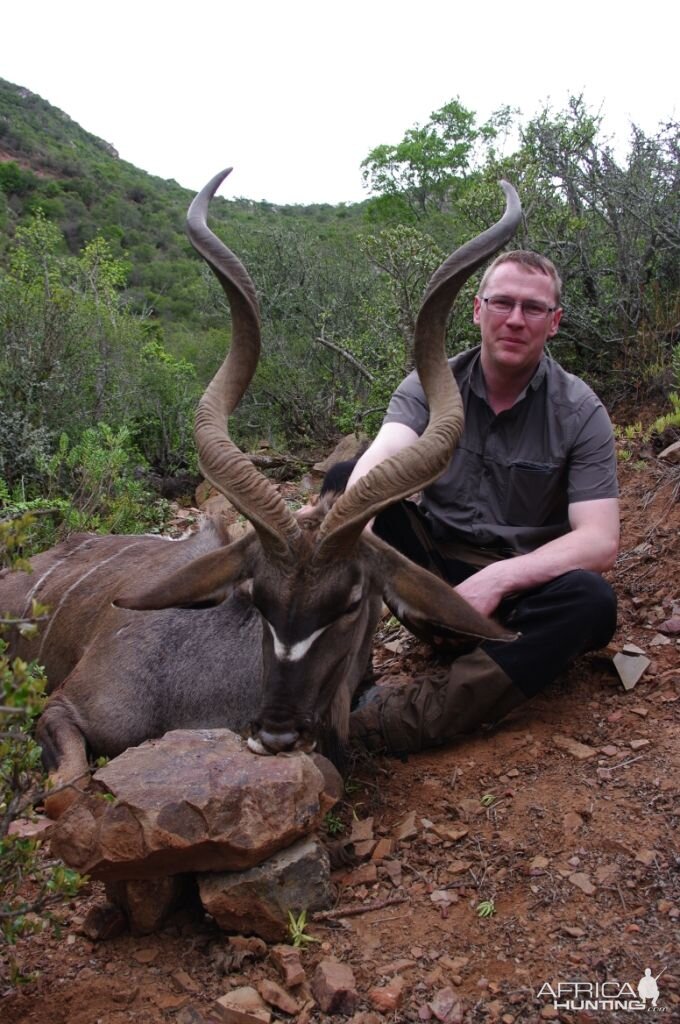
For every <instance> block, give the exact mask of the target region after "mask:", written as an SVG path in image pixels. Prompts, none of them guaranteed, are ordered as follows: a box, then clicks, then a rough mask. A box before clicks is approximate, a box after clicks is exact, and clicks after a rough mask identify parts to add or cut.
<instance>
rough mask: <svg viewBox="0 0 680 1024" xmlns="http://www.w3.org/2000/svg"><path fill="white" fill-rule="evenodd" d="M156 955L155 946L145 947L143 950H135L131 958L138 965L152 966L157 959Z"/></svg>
mask: <svg viewBox="0 0 680 1024" xmlns="http://www.w3.org/2000/svg"><path fill="white" fill-rule="evenodd" d="M158 953H159V950H158V949H157V948H156V947H155V946H145V947H144V948H143V949H137V950H135V952H134V953H133V954H132V957H133V959H134V960H136V961H137V963H138V964H152V963H153V962H154V960H157V959H158Z"/></svg>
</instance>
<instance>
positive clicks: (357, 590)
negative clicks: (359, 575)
mask: <svg viewBox="0 0 680 1024" xmlns="http://www.w3.org/2000/svg"><path fill="white" fill-rule="evenodd" d="M361 594H362V587H361V584H360V583H355V585H354V586H353V587H352V593H351V594H350V595H349V601H348V602H347V604H348V605H350V604H356V603H357V601H360V600H361Z"/></svg>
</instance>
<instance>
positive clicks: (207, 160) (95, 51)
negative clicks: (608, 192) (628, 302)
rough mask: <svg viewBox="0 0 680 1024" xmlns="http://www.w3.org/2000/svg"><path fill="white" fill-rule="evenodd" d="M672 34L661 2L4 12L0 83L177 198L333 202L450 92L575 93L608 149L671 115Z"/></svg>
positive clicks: (492, 102) (360, 3) (367, 0)
mask: <svg viewBox="0 0 680 1024" xmlns="http://www.w3.org/2000/svg"><path fill="white" fill-rule="evenodd" d="M463 6H464V7H465V11H464V10H463ZM674 10H675V13H673V11H674ZM679 29H680V14H678V8H676V7H675V5H674V4H672V3H668V2H667V0H663V2H662V0H646V2H645V3H644V4H636V5H633V4H626V5H625V6H624V4H622V3H612V2H610V0H599V2H598V0H568V2H566V3H560V4H557V3H554V4H553V5H552V7H551V5H549V4H546V3H545V0H542V2H535V0H524V2H523V3H522V4H521V5H520V4H516V3H509V2H505V3H501V2H499V0H484V2H483V3H475V2H468V3H466V4H465V5H463V4H462V3H461V2H460V0H458V2H457V0H448V2H445V3H444V2H436V0H412V2H410V3H404V2H403V0H390V2H384V0H343V2H342V3H337V2H336V3H328V2H324V0H316V2H312V0H286V2H283V0H279V2H275V0H240V2H239V3H235V2H234V0H222V2H219V3H218V2H213V0H191V2H188V3H185V4H182V5H177V6H176V7H172V6H171V5H170V4H168V3H167V0H164V2H159V0H136V2H131V0H116V2H115V3H108V4H101V3H96V2H95V0H87V2H84V0H32V2H31V3H24V4H19V3H14V4H11V5H5V6H4V9H3V13H2V36H3V45H2V51H1V55H0V77H1V78H5V79H6V80H8V81H10V82H13V83H15V84H16V85H21V86H24V87H25V88H27V89H30V90H31V91H32V92H34V93H38V95H40V96H42V97H43V99H46V100H48V101H49V102H50V103H51V104H53V105H54V106H56V107H59V108H60V109H61V110H63V111H65V112H66V113H67V114H68V115H69V116H70V117H71V118H72V119H73V120H74V121H76V122H78V124H80V125H81V126H82V127H83V128H85V129H86V130H87V131H89V132H91V133H92V134H94V135H97V136H99V137H100V138H102V139H105V140H106V141H107V142H109V143H111V144H112V145H113V146H114V147H115V149H116V150H117V151H118V153H119V155H120V156H121V157H122V158H123V159H125V160H128V161H130V162H131V163H133V164H135V165H136V166H137V167H140V168H142V169H143V170H145V171H148V172H149V173H151V174H154V175H158V176H160V177H162V178H174V179H175V180H176V181H178V182H179V184H180V185H183V186H185V187H187V188H191V189H199V188H201V187H202V185H203V184H205V182H206V181H208V180H209V179H210V178H211V177H212V176H213V175H214V174H215V173H216V172H217V171H218V170H220V169H221V168H223V167H226V166H229V165H232V166H233V167H234V172H233V174H232V176H231V178H230V179H228V182H227V183H226V184H225V185H224V186H222V190H221V194H222V195H225V196H227V197H230V196H243V197H247V198H249V199H254V200H262V199H266V200H268V201H270V202H273V203H281V204H285V203H305V204H308V203H323V202H326V203H333V204H337V203H341V202H347V203H351V202H357V201H360V200H362V199H365V198H366V196H367V194H368V193H367V192H366V190H365V188H364V187H363V184H362V176H361V167H360V165H361V161H362V160H363V159H364V158H365V157H366V156H367V155H368V153H369V151H370V150H371V149H373V148H374V147H375V146H377V145H379V144H381V143H397V142H399V141H400V140H401V138H402V137H403V135H404V132H405V131H407V129H409V128H411V127H412V126H413V125H415V124H417V123H418V124H423V123H425V122H426V121H427V120H428V118H429V116H430V114H431V113H432V111H433V110H437V109H438V108H439V107H441V106H443V105H444V104H445V103H447V102H448V101H449V100H451V99H453V98H456V97H457V98H459V100H460V102H461V103H462V104H463V105H464V106H465V107H467V108H468V109H471V110H473V111H475V112H476V113H477V115H478V120H480V121H483V120H485V119H486V118H487V117H488V116H489V115H490V114H491V113H492V111H494V110H496V109H497V108H499V107H500V106H502V105H504V104H509V105H511V106H516V107H519V108H520V110H521V112H522V115H523V117H524V118H525V119H527V118H528V117H530V116H532V115H533V114H535V113H537V112H538V111H540V110H541V109H542V108H543V107H544V105H545V104H546V103H550V104H551V105H552V106H553V108H554V109H557V110H560V109H564V108H565V107H566V104H567V101H568V98H569V96H570V95H574V94H580V93H583V95H584V97H585V99H586V101H587V103H588V106H589V108H590V109H591V110H592V111H593V112H600V113H601V114H602V116H603V118H604V128H605V130H606V132H607V133H608V134H610V135H611V136H612V137H613V140H614V143H615V145H616V147H617V150H618V151H619V152H621V153H622V152H624V151H625V143H626V140H627V138H628V137H629V133H630V124H631V122H634V123H636V124H638V125H640V126H641V127H642V128H643V129H645V130H646V131H647V132H654V131H655V130H656V128H657V126H658V125H659V123H660V122H663V121H668V120H671V119H674V118H675V119H677V118H678V117H680V85H679V83H680V74H679V73H678V67H679V63H680V62H679V60H678V56H677V47H678V38H680V32H679V31H678V30H679Z"/></svg>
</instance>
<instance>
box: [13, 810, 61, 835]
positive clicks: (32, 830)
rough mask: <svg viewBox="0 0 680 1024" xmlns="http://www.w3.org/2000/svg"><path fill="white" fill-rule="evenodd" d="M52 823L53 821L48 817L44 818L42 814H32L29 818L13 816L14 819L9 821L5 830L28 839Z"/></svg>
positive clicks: (43, 830)
mask: <svg viewBox="0 0 680 1024" xmlns="http://www.w3.org/2000/svg"><path fill="white" fill-rule="evenodd" d="M53 824H54V822H53V821H52V820H51V819H50V818H46V817H45V816H44V815H42V814H34V815H32V816H31V817H30V818H15V819H14V821H10V823H9V828H8V830H7V831H8V834H9V835H10V836H20V838H21V839H30V838H31V837H33V836H37V835H40V833H41V832H45V831H46V830H47V829H48V828H49V827H50V826H51V825H53ZM43 838H44V837H43Z"/></svg>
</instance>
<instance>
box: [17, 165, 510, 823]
mask: <svg viewBox="0 0 680 1024" xmlns="http://www.w3.org/2000/svg"><path fill="white" fill-rule="evenodd" d="M228 173H229V171H225V172H222V173H221V174H218V175H217V176H216V177H215V178H213V180H212V181H211V182H209V184H208V185H206V187H205V188H204V189H203V190H202V191H201V192H200V193H199V194H198V196H197V197H196V198H195V200H194V201H193V203H192V204H191V207H190V209H189V213H188V218H187V224H188V234H189V238H190V240H191V242H192V244H193V246H194V247H195V249H196V250H197V251H198V252H199V253H200V255H201V256H202V257H203V258H204V259H205V260H206V261H207V263H208V264H209V266H210V267H211V269H212V270H213V272H214V273H215V275H216V276H217V278H218V280H219V281H220V283H221V285H222V287H223V289H224V291H225V293H226V295H227V298H228V301H229V305H230V309H231V319H232V343H231V348H230V351H229V353H228V355H227V357H226V359H225V361H224V363H223V364H222V366H221V367H220V369H219V370H218V372H217V374H216V375H215V377H214V378H213V380H212V381H211V383H210V384H209V385H208V387H207V389H206V392H205V394H204V395H203V397H202V399H201V401H200V403H199V407H198V411H197V415H196V442H197V447H198V452H199V459H200V465H201V469H202V471H203V473H204V475H205V476H206V477H207V478H208V479H209V480H211V481H212V483H213V484H214V485H215V486H216V487H217V488H218V489H219V490H220V491H221V492H222V493H223V494H224V495H226V497H227V498H229V500H230V501H231V502H232V503H233V504H234V505H235V506H236V508H237V509H239V511H240V512H242V513H243V515H245V516H246V517H247V519H248V520H249V522H250V523H251V524H252V526H253V530H252V531H250V532H249V533H248V534H246V536H244V537H242V538H241V539H240V540H237V541H236V542H234V543H230V542H229V538H228V536H227V535H226V534H225V532H224V531H223V529H222V528H221V527H220V526H219V524H216V523H215V522H208V523H207V524H206V525H205V527H204V528H203V529H202V530H201V531H199V532H198V533H197V534H194V535H193V536H190V537H189V538H187V539H185V540H181V541H176V542H173V541H169V540H165V539H162V538H156V537H132V536H125V537H123V536H89V535H77V536H72V537H70V538H69V539H68V540H67V541H65V542H64V543H62V544H60V545H58V546H57V547H55V548H52V549H51V550H49V551H47V552H44V553H43V554H41V555H38V556H37V557H36V558H34V559H33V562H32V564H33V572H32V573H5V574H4V575H3V577H2V579H1V580H0V609H2V610H3V611H6V612H9V613H11V614H12V615H14V616H17V615H25V614H27V613H28V611H29V609H30V605H31V601H32V599H33V598H36V599H38V600H39V601H40V602H41V603H42V604H46V605H48V606H49V607H50V608H51V617H50V619H49V621H48V622H47V624H46V625H45V627H44V628H43V629H42V632H41V634H40V635H39V636H38V638H37V639H36V640H35V641H31V642H28V641H22V640H19V641H18V646H17V652H18V653H20V654H21V655H22V656H24V657H37V658H38V659H39V660H40V661H41V662H42V663H43V664H44V665H45V667H46V669H47V674H48V678H49V680H50V687H51V697H50V699H49V701H48V704H47V706H46V708H45V711H44V712H43V714H42V717H41V719H40V722H39V725H38V740H39V742H40V744H41V745H42V748H43V754H44V761H45V765H46V767H47V768H48V770H49V771H50V773H51V777H52V780H53V782H54V783H55V785H57V786H61V787H63V786H64V784H65V783H67V782H71V781H72V780H74V779H80V780H82V779H83V778H85V777H86V776H87V766H88V761H87V757H88V753H89V754H92V755H94V756H98V755H108V756H115V755H117V754H119V753H120V752H121V751H123V750H125V749H126V748H127V747H129V746H134V745H136V744H138V743H141V742H142V741H143V740H146V739H149V738H152V737H155V736H160V735H162V734H163V733H164V732H166V731H168V730H170V729H178V728H184V729H186V728H199V727H205V728H209V727H219V726H226V727H229V728H232V729H235V730H238V731H242V730H245V729H248V728H250V734H251V735H250V739H249V744H250V746H251V748H252V749H253V750H254V751H256V752H258V753H271V754H275V753H277V752H280V751H289V750H294V749H304V750H309V749H311V748H312V747H313V746H314V743H315V742H316V740H317V739H320V740H321V742H322V744H323V745H324V746H325V748H326V749H328V748H329V746H330V747H331V748H332V747H333V743H334V742H338V741H339V742H342V741H344V740H345V739H346V737H347V731H348V721H349V710H350V701H351V698H352V694H353V692H354V690H355V689H356V687H357V685H358V684H359V682H360V680H361V678H362V676H363V675H364V672H365V670H366V667H367V664H368V662H369V658H370V652H371V643H372V639H373V634H374V630H375V627H376V623H377V620H378V615H379V612H380V608H381V602H382V600H383V599H384V600H385V601H386V602H387V604H388V605H389V606H390V607H391V608H392V609H393V610H394V611H395V613H396V614H398V615H402V616H404V617H405V619H406V620H407V621H408V623H409V625H410V626H411V627H412V628H414V629H416V630H418V631H420V632H422V633H423V634H425V635H427V634H432V633H438V634H439V635H444V636H445V635H447V634H449V635H453V634H463V635H469V636H475V637H492V638H497V639H508V634H507V633H505V631H504V630H503V629H501V628H500V627H499V626H498V625H497V624H496V623H494V622H492V621H490V620H487V619H485V618H484V617H482V616H480V615H479V614H477V612H475V611H474V610H473V609H472V608H471V607H470V606H469V605H467V603H466V602H465V601H463V600H462V599H461V598H460V597H458V595H457V594H456V593H455V592H454V591H453V590H452V589H451V588H450V587H449V586H447V585H446V584H445V583H443V582H442V581H441V580H439V579H437V578H436V577H434V576H432V575H431V574H429V573H427V572H426V571H425V570H423V569H421V568H418V567H417V566H415V565H413V564H412V563H411V562H409V561H408V560H407V559H406V558H404V557H403V556H402V555H400V554H398V553H397V552H396V551H394V550H393V549H391V548H389V547H388V546H387V545H385V544H383V543H382V542H381V541H379V540H378V539H377V538H375V537H374V536H373V535H371V534H367V533H365V532H364V527H365V526H366V524H367V523H368V522H369V520H370V519H371V518H372V517H373V516H375V515H376V514H377V513H378V512H379V511H381V510H382V509H384V508H386V507H387V506H388V505H390V504H391V503H393V502H394V501H397V500H399V499H400V498H405V497H407V496H408V495H411V494H413V493H415V492H416V491H418V490H420V489H421V488H423V487H425V486H426V485H427V484H429V483H431V482H432V481H433V480H435V479H436V478H437V477H438V476H439V475H440V474H441V472H442V471H443V470H444V469H445V467H446V465H447V463H448V461H449V459H450V457H451V454H452V452H453V450H454V448H455V445H456V444H457V442H458V439H459V437H460V433H461V430H462V426H463V412H462V406H461V401H460V396H459V394H458V389H457V386H456V383H455V379H454V377H453V374H452V373H451V372H450V370H449V368H448V364H447V361H446V354H445V332H446V325H447V321H448V318H449V314H450V311H451V307H452V304H453V301H454V299H455V297H456V294H457V293H458V291H459V290H460V288H461V286H462V285H463V283H464V282H465V281H466V280H467V278H468V277H469V276H470V275H471V274H472V273H474V271H475V270H477V269H478V268H479V267H480V266H481V265H482V264H483V263H484V262H485V261H486V260H488V259H489V257H490V256H492V255H493V254H494V253H495V252H496V251H497V250H498V249H499V248H501V247H502V246H503V245H504V244H505V243H506V242H507V241H508V240H509V239H510V238H511V237H512V235H513V234H514V232H515V230H516V228H517V226H518V224H519V220H520V217H521V210H520V205H519V200H518V198H517V195H516V193H515V191H514V189H513V188H512V187H511V186H509V185H507V184H506V183H502V186H503V189H504V191H505V194H506V204H507V205H506V211H505V214H504V215H503V217H502V219H501V220H500V221H499V222H498V223H497V224H495V225H494V226H493V227H491V228H490V229H489V230H488V231H485V232H484V233H483V234H481V235H479V236H478V237H476V238H475V239H473V240H472V241H470V242H468V243H467V244H466V245H464V246H463V247H462V248H460V249H458V250H457V251H456V252H454V253H453V255H452V256H450V257H449V258H448V259H447V260H446V261H445V262H444V263H443V264H442V266H441V267H440V268H439V269H438V270H437V271H436V273H435V274H434V275H433V277H432V279H431V280H430V283H429V285H428V288H427V290H426V293H425V297H424V300H423V304H422V308H421V310H420V313H419V316H418V319H417V324H416V330H415V339H414V347H415V362H416V368H417V370H418V372H419V374H420V378H421V381H422V383H423V387H424V390H425V393H426V395H427V397H428V402H429V407H430V421H429V425H428V427H427V429H426V430H425V432H424V434H423V435H422V437H420V438H419V439H418V441H417V442H416V443H415V444H413V446H411V447H409V448H406V449H405V450H403V451H401V452H400V453H399V454H398V455H396V456H394V457H392V458H390V459H388V460H386V461H385V462H384V463H382V464H381V465H379V466H376V467H375V468H374V469H373V470H372V471H371V472H370V473H368V474H367V475H366V476H365V477H364V478H363V479H361V480H360V481H359V482H358V483H357V485H356V486H354V487H352V488H351V489H350V490H349V491H347V492H346V493H345V494H343V495H341V496H339V497H338V498H337V500H336V501H335V502H334V503H332V502H329V503H327V504H322V505H320V506H319V507H317V508H316V509H314V510H313V511H312V512H310V513H307V514H298V515H294V514H293V513H292V512H291V511H290V509H289V508H288V506H287V505H286V504H285V502H284V501H283V499H282V498H281V496H280V494H279V493H278V491H277V490H276V488H275V487H274V485H273V484H272V483H271V482H270V481H269V480H267V479H266V478H265V477H264V476H263V475H262V474H261V473H259V472H258V471H257V470H256V469H255V468H254V467H253V465H252V463H251V462H250V461H249V459H248V458H247V456H246V455H244V454H243V453H242V452H241V451H240V450H239V449H238V448H237V447H236V445H235V444H234V443H233V442H232V441H231V439H230V437H229V433H228V428H227V421H228V418H229V416H230V415H231V414H232V413H233V411H234V409H235V408H236V406H237V405H238V403H239V401H240V400H241V398H242V396H243V394H244V392H245V390H246V388H247V387H248V384H249V383H250V380H251V378H252V376H253V373H254V372H255V368H256V366H257V362H258V358H259V351H260V325H259V312H258V305H257V300H256V296H255V288H254V286H253V283H252V281H251V279H250V277H249V275H248V273H247V272H246V270H245V268H244V267H243V266H242V264H241V263H240V262H239V260H238V259H237V258H236V257H235V256H234V254H233V253H232V252H230V251H229V249H227V248H226V246H225V245H224V244H223V243H222V242H221V241H220V240H219V239H218V238H217V237H216V236H215V235H214V234H213V233H212V231H210V229H209V228H208V226H207V211H208V204H209V202H210V199H211V198H212V196H213V195H214V193H215V191H216V190H217V188H218V186H219V185H220V184H221V182H222V181H223V180H224V178H225V177H226V175H227V174H228ZM79 785H80V786H83V785H84V782H82V781H81V782H80V783H79ZM75 795H76V792H75V790H74V789H73V788H72V787H67V788H62V789H61V791H60V792H59V793H56V794H54V795H53V796H52V797H51V799H50V802H49V807H48V810H49V812H50V813H51V814H53V815H58V814H59V813H61V812H62V810H63V809H65V807H66V806H68V804H69V803H70V802H71V801H72V800H73V799H74V797H75Z"/></svg>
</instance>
